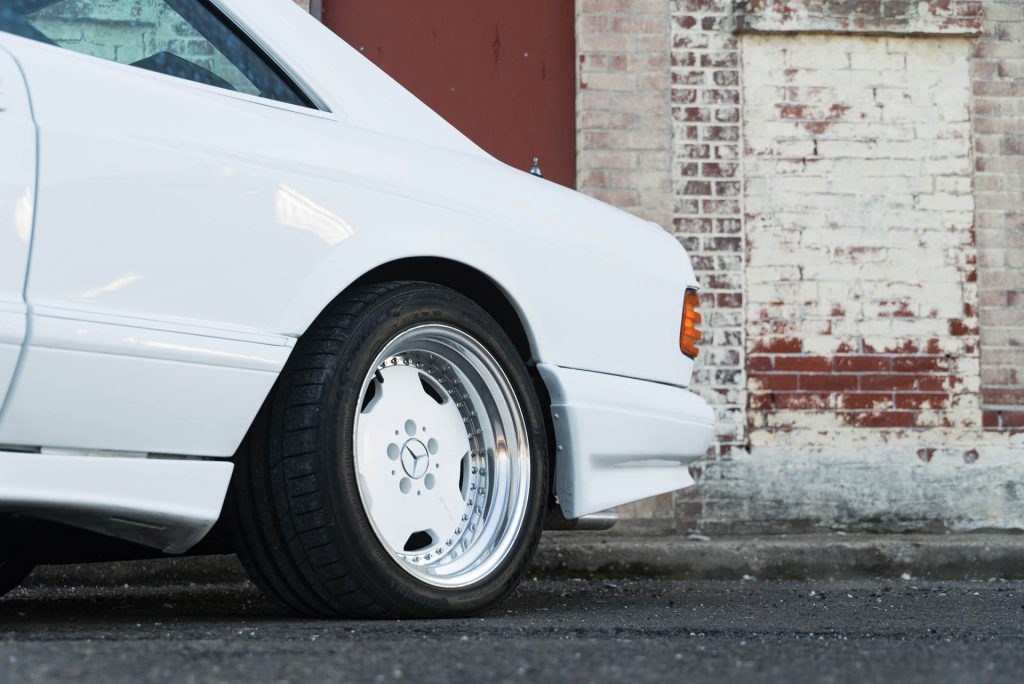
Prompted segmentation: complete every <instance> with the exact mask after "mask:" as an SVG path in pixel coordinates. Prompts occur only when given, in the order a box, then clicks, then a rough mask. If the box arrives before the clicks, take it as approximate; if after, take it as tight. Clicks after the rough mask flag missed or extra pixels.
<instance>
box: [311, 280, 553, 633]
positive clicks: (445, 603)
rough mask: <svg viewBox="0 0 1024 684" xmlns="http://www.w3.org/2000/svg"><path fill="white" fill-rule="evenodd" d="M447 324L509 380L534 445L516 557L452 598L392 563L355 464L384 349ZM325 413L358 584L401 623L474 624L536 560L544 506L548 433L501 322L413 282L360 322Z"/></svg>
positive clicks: (330, 471)
mask: <svg viewBox="0 0 1024 684" xmlns="http://www.w3.org/2000/svg"><path fill="white" fill-rule="evenodd" d="M428 324H442V325H447V326H451V327H454V328H456V329H458V330H460V331H462V332H464V333H466V334H468V335H470V336H471V337H473V338H474V339H476V340H477V341H478V342H479V343H481V344H482V345H483V346H484V347H485V348H486V349H487V350H488V352H490V354H491V355H492V356H493V357H494V358H495V360H496V361H497V362H498V364H499V365H500V366H501V368H502V370H503V371H504V372H505V374H506V376H507V378H508V380H509V382H510V383H511V384H512V387H513V389H514V391H515V393H516V396H517V398H518V399H519V404H520V408H521V410H522V414H523V418H524V422H525V425H526V429H527V432H528V438H529V441H530V458H531V463H530V487H529V500H528V502H527V509H526V513H525V516H524V519H523V522H522V526H521V528H520V531H519V536H518V537H517V539H516V541H515V543H514V545H513V548H512V549H511V551H510V552H509V553H508V555H507V556H506V558H505V559H504V560H503V561H502V563H501V564H500V565H499V566H498V567H497V568H496V569H495V570H494V571H493V572H492V573H491V574H490V575H489V576H488V577H487V578H485V579H483V580H481V581H480V582H477V583H476V584H473V585H470V586H468V587H462V588H458V589H448V588H441V587H436V586H433V585H430V584H427V583H425V582H423V581H421V580H419V579H417V578H415V577H414V576H413V575H411V574H410V573H408V572H406V571H405V570H403V569H402V568H401V566H400V565H399V564H398V562H397V561H396V560H395V559H394V558H392V557H391V555H390V554H389V553H388V551H387V550H386V549H385V548H384V546H383V544H382V543H381V541H380V540H379V539H378V538H377V535H376V533H375V532H374V530H373V527H372V525H371V523H370V520H369V517H368V516H367V513H366V511H365V509H364V507H363V505H362V501H361V496H360V493H359V487H358V483H357V476H356V470H355V458H354V439H353V436H354V432H355V419H356V414H357V407H358V406H359V403H360V400H361V397H360V393H361V389H362V385H363V382H364V380H365V378H366V375H367V373H368V372H369V370H370V366H371V364H372V363H373V362H374V360H375V359H376V357H377V355H378V354H379V353H380V351H381V350H382V349H383V348H384V346H385V345H386V344H387V343H388V342H390V341H391V340H393V339H394V338H395V337H397V336H398V335H399V334H401V333H402V332H404V331H406V330H409V329H410V328H413V327H417V326H421V325H428ZM323 410H324V412H325V414H324V417H323V425H324V431H323V436H324V448H323V450H322V455H321V456H322V459H323V463H322V468H323V469H322V471H321V472H322V473H323V474H324V475H325V482H326V483H327V499H328V501H327V502H325V503H327V504H328V506H327V507H328V510H329V511H330V523H331V526H332V527H333V529H334V531H335V533H336V539H337V543H339V544H340V545H341V547H342V549H341V553H342V554H343V556H344V558H345V560H346V562H347V564H348V566H349V568H350V571H351V572H352V573H353V574H354V578H353V579H355V580H356V582H357V583H359V584H361V585H362V586H364V587H365V588H367V589H368V590H369V591H370V593H371V595H372V596H373V597H374V599H375V600H376V601H377V602H378V603H380V604H381V605H382V606H384V607H385V608H386V609H387V611H388V612H389V613H391V614H394V615H405V616H409V617H420V616H424V617H425V616H430V617H438V616H449V617H457V616H464V615H471V614H474V613H477V612H480V611H482V610H485V609H487V608H488V607H490V606H492V605H493V604H494V603H495V602H497V601H500V600H501V599H502V598H504V597H505V596H507V595H508V594H509V593H510V592H511V591H512V590H513V589H514V588H515V587H516V585H517V584H518V583H519V581H520V580H521V578H522V576H523V575H524V574H525V571H526V569H527V566H528V564H529V562H530V560H531V559H532V556H533V552H534V550H535V548H536V545H537V542H538V540H539V537H540V532H541V528H542V525H543V520H544V514H545V512H546V510H545V509H546V504H547V495H548V493H547V487H548V484H547V483H548V454H547V434H546V429H545V421H544V417H543V414H542V412H541V407H540V404H539V401H538V399H537V396H536V392H535V391H534V388H533V384H532V381H531V379H530V375H529V371H528V369H527V367H526V364H525V363H524V362H523V360H522V358H521V357H520V355H519V352H518V351H517V349H516V348H515V345H514V344H513V343H512V341H511V340H510V339H509V337H508V335H507V334H506V333H505V332H504V331H503V330H502V329H501V327H500V326H499V325H498V323H497V322H496V321H494V319H493V318H491V317H490V316H489V315H488V314H487V313H486V312H485V311H484V310H483V309H481V308H480V307H479V306H477V305H476V304H475V303H473V302H472V301H470V300H469V299H467V298H465V297H463V296H461V295H459V294H457V293H455V292H453V291H451V290H447V289H445V288H441V287H438V286H434V285H429V284H420V283H409V284H407V285H405V286H404V287H402V288H400V289H399V290H397V291H394V292H391V293H389V294H387V295H385V296H384V297H383V298H381V299H380V300H379V301H377V302H374V303H373V304H372V305H371V306H370V307H369V308H368V309H367V310H366V311H365V312H364V313H363V314H362V315H361V316H360V317H359V319H358V320H357V321H356V322H355V324H354V325H353V326H352V328H351V330H350V334H349V336H348V339H347V341H346V344H345V345H344V347H343V348H342V349H340V350H339V353H338V354H337V363H336V365H335V366H334V368H333V373H332V377H331V378H330V379H329V381H328V391H327V392H326V393H325V401H324V406H323Z"/></svg>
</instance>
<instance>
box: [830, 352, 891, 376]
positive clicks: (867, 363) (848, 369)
mask: <svg viewBox="0 0 1024 684" xmlns="http://www.w3.org/2000/svg"><path fill="white" fill-rule="evenodd" d="M889 364H890V357H888V356H837V357H835V358H834V359H833V360H832V367H833V368H834V369H835V371H836V372H837V373H864V372H880V373H886V372H888V371H889Z"/></svg>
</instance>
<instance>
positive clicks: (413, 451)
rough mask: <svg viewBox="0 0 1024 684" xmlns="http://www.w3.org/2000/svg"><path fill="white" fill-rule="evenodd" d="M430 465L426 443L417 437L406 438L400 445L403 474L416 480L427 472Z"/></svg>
mask: <svg viewBox="0 0 1024 684" xmlns="http://www.w3.org/2000/svg"><path fill="white" fill-rule="evenodd" d="M429 466H430V452H429V451H427V445H426V444H424V443H423V442H421V441H420V440H418V439H415V438H413V439H410V440H407V441H406V443H405V445H404V446H403V447H402V468H404V469H405V474H406V475H408V476H409V477H411V478H412V479H414V480H418V479H420V478H421V477H423V476H424V475H426V474H427V468H428V467H429Z"/></svg>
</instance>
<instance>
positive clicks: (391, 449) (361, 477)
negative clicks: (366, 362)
mask: <svg viewBox="0 0 1024 684" xmlns="http://www.w3.org/2000/svg"><path fill="white" fill-rule="evenodd" d="M410 373H419V377H421V378H423V386H424V387H428V386H429V387H431V388H433V390H434V395H437V394H438V393H440V392H443V393H444V394H443V395H441V397H440V398H441V399H442V400H443V403H442V404H441V405H440V406H436V405H435V406H433V407H432V406H431V404H430V403H429V402H424V397H426V396H427V392H426V390H424V393H423V395H422V396H418V395H417V393H416V390H415V388H414V387H413V386H412V384H411V383H410V380H409V374H410ZM390 378H393V379H394V382H392V386H393V387H400V388H403V389H404V390H405V391H404V393H403V395H404V397H405V399H404V400H403V399H402V398H401V397H398V396H397V395H396V396H389V395H388V391H387V389H385V388H387V387H388V381H389V379H390ZM371 387H374V393H373V394H370V395H369V396H368V392H370V389H371ZM378 392H380V396H377V393H378ZM385 402H390V403H388V404H387V405H386V406H385ZM403 403H404V404H407V407H406V406H404V405H403ZM436 403H437V402H436V401H434V404H436ZM406 408H407V410H406ZM456 411H457V412H456ZM414 413H418V414H419V415H420V419H419V421H417V417H416V416H415V415H413V414H414ZM406 414H408V418H407V420H405V422H404V423H402V419H403V417H404V416H406ZM388 419H390V422H388ZM396 423H402V424H403V425H404V429H405V430H406V431H405V432H403V428H402V427H397V426H396V425H395V424H396ZM420 425H423V427H422V428H421V427H420ZM428 425H429V426H434V425H436V426H438V427H439V428H441V429H440V430H439V431H436V432H437V433H438V436H439V442H440V443H438V440H434V439H433V438H432V435H433V434H434V433H432V432H430V431H429V429H430V428H429V427H428ZM395 427H397V429H392V428H395ZM385 428H386V429H385ZM410 428H411V429H410ZM460 428H461V431H462V433H464V434H463V436H461V437H460V436H459V435H457V434H456V432H457V431H458V430H459V429H460ZM420 430H422V433H421V432H420ZM442 435H443V437H442ZM424 438H430V439H429V442H430V443H431V446H432V447H433V448H434V449H435V450H436V453H434V452H430V453H429V455H426V456H425V455H423V454H422V453H421V452H419V455H420V461H415V460H414V459H411V458H410V454H408V453H406V447H407V446H410V447H411V448H412V449H413V450H417V449H419V446H418V445H417V444H414V442H419V443H420V444H426V443H424V442H423V439H424ZM399 440H401V443H399ZM463 448H465V450H466V454H465V455H464V456H462V455H460V454H459V451H460V449H463ZM396 451H397V452H398V453H397V454H396V453H395V452H396ZM428 452H429V449H428ZM353 454H354V461H355V464H354V465H355V471H356V480H357V485H358V488H359V495H360V503H361V505H362V507H363V511H364V512H365V513H366V516H367V519H368V521H369V523H370V526H371V527H372V529H373V531H374V533H375V535H376V536H377V539H378V541H379V542H380V543H381V545H382V547H383V548H384V550H385V551H386V552H387V553H388V555H389V556H390V557H391V558H392V559H393V560H394V561H395V562H396V563H397V565H398V566H399V567H400V568H402V570H404V571H405V572H407V573H408V574H410V575H411V576H413V577H414V578H416V579H418V580H420V581H422V582H425V583H426V584H429V585H432V586H435V587H439V588H449V589H457V588H464V587H468V586H470V585H473V584H476V583H478V582H481V581H484V580H486V579H487V578H489V577H490V576H491V575H492V574H493V573H494V571H495V570H496V569H497V568H498V567H499V566H500V565H501V564H502V562H503V561H504V560H505V559H506V558H507V557H508V555H509V553H510V552H511V551H512V550H513V548H515V545H516V541H517V540H518V538H519V536H520V532H521V530H522V527H523V523H524V521H525V517H526V510H527V506H528V501H529V496H530V445H529V434H528V431H527V428H526V420H525V416H524V413H523V410H522V404H521V403H520V401H519V399H518V397H517V395H516V393H515V391H514V388H513V387H512V384H511V382H510V381H509V379H508V376H507V375H506V374H505V372H504V371H503V369H502V368H501V366H500V364H499V363H498V361H497V360H496V359H495V357H494V356H493V354H491V353H490V352H489V351H488V350H487V349H486V348H485V347H484V345H483V344H481V343H480V342H479V341H478V340H477V339H476V338H474V337H473V336H472V335H470V334H469V333H467V332H465V331H464V330H462V329H460V328H457V327H455V326H452V325H448V324H423V325H417V326H414V327H411V328H408V329H407V330H405V331H403V332H401V333H399V334H398V335H396V336H395V337H393V338H392V339H391V340H390V341H389V342H388V343H387V344H385V345H384V346H383V348H382V349H381V351H380V352H379V353H378V354H377V356H376V357H375V359H374V361H373V363H372V364H370V366H369V370H368V371H367V373H366V375H365V377H364V380H363V383H362V386H361V388H360V393H359V402H358V404H357V408H356V415H355V423H354V430H353ZM413 456H414V455H413ZM385 459H391V460H390V461H385ZM425 459H430V462H429V463H428V465H427V466H426V469H425V470H424V469H423V468H422V467H421V466H420V465H419V462H421V461H422V460H425ZM435 459H436V462H435ZM399 461H401V464H399ZM388 463H391V464H393V465H394V466H395V467H394V468H392V469H391V470H390V471H389V470H388V468H389V467H390V466H389V465H388ZM456 463H459V464H461V472H460V473H457V474H459V475H461V477H460V478H459V480H458V485H457V487H458V488H457V489H456V490H455V491H457V492H458V493H459V494H460V495H461V496H462V500H461V503H462V505H463V506H464V509H462V510H461V511H460V515H459V517H458V518H457V522H455V523H454V525H455V527H454V529H452V524H453V523H452V522H451V520H454V519H455V518H451V519H450V520H449V521H448V523H447V526H445V520H444V516H441V517H440V523H439V524H437V525H435V527H438V528H444V529H437V530H435V529H433V528H431V530H430V534H429V536H430V537H431V544H430V545H429V548H428V547H423V548H419V549H415V550H412V551H406V550H405V549H404V548H398V547H399V546H400V544H399V543H397V540H399V539H401V537H402V534H404V532H401V533H400V532H396V530H402V529H403V528H402V527H401V524H402V523H401V522H396V520H395V519H394V518H395V515H396V514H395V510H401V511H402V513H400V514H398V515H399V517H400V518H402V519H403V521H404V520H406V519H408V530H409V533H410V534H412V533H416V532H420V531H421V530H420V529H417V528H418V527H420V528H422V526H423V525H424V524H425V523H424V521H425V520H428V519H430V516H429V515H420V516H418V517H416V516H415V513H416V512H417V511H419V510H424V509H423V506H425V505H426V506H429V505H430V504H431V500H430V499H429V497H435V498H436V499H438V501H441V500H442V499H444V501H441V507H442V508H444V509H445V510H448V511H451V509H452V507H453V506H454V505H456V504H455V503H454V501H455V499H454V494H453V493H452V492H453V490H452V486H453V485H452V482H453V481H452V480H451V479H450V478H452V477H453V468H454V467H456V466H455V465H454V464H456ZM410 468H412V469H413V470H410ZM428 471H429V472H428ZM435 473H436V477H437V478H438V480H437V482H438V483H439V484H438V485H437V486H436V487H431V488H430V489H428V488H427V486H425V485H427V484H428V483H427V478H430V477H435ZM389 475H390V476H391V477H393V478H395V479H394V481H391V480H389V479H388V478H389ZM403 475H404V476H405V477H403ZM412 475H415V476H416V477H415V478H413V477H410V476H412ZM442 482H443V483H446V484H447V486H445V484H441V483H442ZM424 495H425V496H426V497H428V498H424ZM403 497H405V498H403ZM432 510H440V509H438V508H436V507H435V508H434V509H432ZM410 518H412V519H410ZM434 519H438V516H436V515H435V516H434ZM389 538H390V540H391V541H390V542H389Z"/></svg>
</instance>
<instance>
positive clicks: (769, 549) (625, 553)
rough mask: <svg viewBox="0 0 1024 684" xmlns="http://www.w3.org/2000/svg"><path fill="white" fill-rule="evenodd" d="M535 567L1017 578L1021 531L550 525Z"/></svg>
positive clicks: (646, 573) (1022, 564) (569, 572)
mask: <svg viewBox="0 0 1024 684" xmlns="http://www.w3.org/2000/svg"><path fill="white" fill-rule="evenodd" d="M531 573H532V574H533V575H563V576H574V577H594V576H605V577H645V578H664V579H694V580H696V579H743V578H745V577H746V578H756V579H850V578H868V577H892V578H899V577H902V576H904V575H909V576H910V577H914V578H922V579H949V580H951V579H989V578H993V577H995V578H1001V579H1019V578H1022V577H1024V535H1020V534H1006V533H976V534H950V535H925V534H921V535H836V534H807V535H788V536H759V537H748V538H722V539H711V540H699V541H698V540H692V539H688V538H686V537H680V536H665V537H633V536H615V535H609V534H594V533H591V534H588V533H585V532H584V533H579V532H577V533H548V534H546V535H545V536H544V538H543V540H542V542H541V548H540V550H539V551H538V553H537V558H536V560H535V562H534V565H533V567H532V569H531Z"/></svg>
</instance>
